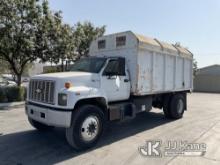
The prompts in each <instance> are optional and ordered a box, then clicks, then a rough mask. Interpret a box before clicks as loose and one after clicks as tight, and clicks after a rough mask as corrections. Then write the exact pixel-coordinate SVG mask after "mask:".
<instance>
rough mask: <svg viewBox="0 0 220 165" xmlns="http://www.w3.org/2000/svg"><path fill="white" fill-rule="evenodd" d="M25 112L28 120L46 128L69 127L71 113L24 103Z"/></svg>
mask: <svg viewBox="0 0 220 165" xmlns="http://www.w3.org/2000/svg"><path fill="white" fill-rule="evenodd" d="M25 111H26V114H27V116H28V117H29V118H31V119H33V120H35V121H38V122H40V123H43V124H46V125H48V126H55V127H65V128H68V127H70V125H71V116H72V111H65V110H58V109H55V108H54V109H53V108H51V107H46V106H40V105H37V104H31V103H26V105H25Z"/></svg>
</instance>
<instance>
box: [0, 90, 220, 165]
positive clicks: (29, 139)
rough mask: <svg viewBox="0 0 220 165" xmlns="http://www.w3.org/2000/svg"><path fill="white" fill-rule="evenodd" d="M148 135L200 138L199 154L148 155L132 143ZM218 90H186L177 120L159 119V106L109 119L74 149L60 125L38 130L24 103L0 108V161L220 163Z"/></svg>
mask: <svg viewBox="0 0 220 165" xmlns="http://www.w3.org/2000/svg"><path fill="white" fill-rule="evenodd" d="M148 140H161V141H162V142H163V143H165V142H167V141H175V140H177V141H187V142H189V143H205V144H206V152H205V153H204V154H203V155H202V156H169V157H167V156H163V155H162V156H161V157H154V158H152V157H148V156H143V155H141V154H140V152H139V150H138V148H139V147H140V146H143V145H144V144H145V143H146V141H148ZM219 146H220V94H205V93H193V94H188V110H187V111H186V112H185V114H184V117H183V118H182V119H180V120H175V121H173V120H168V119H165V117H164V115H163V113H162V111H161V110H158V109H154V110H152V111H151V112H150V113H144V114H142V115H139V116H138V117H137V118H136V119H134V120H131V121H127V122H124V123H112V124H110V125H109V126H108V128H107V129H106V131H105V133H104V135H103V137H102V138H101V140H100V142H99V143H98V144H97V146H96V147H95V148H92V149H90V150H87V151H83V152H76V151H74V149H72V148H71V147H69V145H68V143H67V142H66V139H65V130H64V129H61V128H56V129H55V130H53V131H51V132H39V131H37V130H35V129H34V128H32V127H31V126H30V124H29V123H28V121H27V118H26V116H25V112H24V107H23V106H20V107H14V108H10V109H4V110H0V164H1V165H5V164H23V165H30V164H37V165H40V164H42V165H43V164H69V165H73V164H77V165H80V164H82V165H86V164H88V165H93V164H105V165H108V164H117V165H119V164H126V165H127V164H141V165H142V164H148V165H149V164H154V165H155V164H172V165H176V164H198V165H201V164H216V165H217V164H220V147H219Z"/></svg>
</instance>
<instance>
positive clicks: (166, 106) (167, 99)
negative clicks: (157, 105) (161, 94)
mask: <svg viewBox="0 0 220 165" xmlns="http://www.w3.org/2000/svg"><path fill="white" fill-rule="evenodd" d="M170 98H171V97H170V96H169V95H165V98H164V102H163V113H164V116H165V117H166V118H167V119H172V116H171V113H170Z"/></svg>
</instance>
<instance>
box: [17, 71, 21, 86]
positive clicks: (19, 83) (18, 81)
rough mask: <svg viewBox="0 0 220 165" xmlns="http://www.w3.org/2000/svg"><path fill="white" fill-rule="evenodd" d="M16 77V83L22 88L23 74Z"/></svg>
mask: <svg viewBox="0 0 220 165" xmlns="http://www.w3.org/2000/svg"><path fill="white" fill-rule="evenodd" d="M16 77H17V81H16V83H17V86H19V87H20V86H21V74H17V75H16Z"/></svg>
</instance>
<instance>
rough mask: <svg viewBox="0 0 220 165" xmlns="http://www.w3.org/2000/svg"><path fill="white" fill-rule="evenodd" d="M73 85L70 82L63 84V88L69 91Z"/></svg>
mask: <svg viewBox="0 0 220 165" xmlns="http://www.w3.org/2000/svg"><path fill="white" fill-rule="evenodd" d="M72 86H73V85H72V84H71V83H70V82H66V83H65V88H66V89H69V88H70V87H72Z"/></svg>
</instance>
